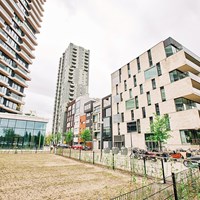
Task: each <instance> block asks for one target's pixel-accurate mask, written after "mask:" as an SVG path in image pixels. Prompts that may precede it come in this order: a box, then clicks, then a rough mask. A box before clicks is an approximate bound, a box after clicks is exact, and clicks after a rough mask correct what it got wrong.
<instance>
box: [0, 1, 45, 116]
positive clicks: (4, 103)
mask: <svg viewBox="0 0 200 200" xmlns="http://www.w3.org/2000/svg"><path fill="white" fill-rule="evenodd" d="M45 2H46V0H40V1H32V0H19V1H14V0H10V1H5V0H2V1H0V112H6V113H13V114H22V109H23V105H24V101H23V97H24V96H25V94H24V89H25V88H27V87H28V85H27V83H26V82H27V81H30V80H31V79H30V77H29V75H28V74H29V73H30V70H29V65H30V64H32V59H34V58H35V56H34V54H33V51H34V50H35V46H36V45H37V42H36V34H38V33H39V32H40V31H39V29H40V27H41V25H40V24H41V22H42V16H43V12H44V9H43V6H44V3H45Z"/></svg>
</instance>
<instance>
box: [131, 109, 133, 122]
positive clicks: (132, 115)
mask: <svg viewBox="0 0 200 200" xmlns="http://www.w3.org/2000/svg"><path fill="white" fill-rule="evenodd" d="M131 120H132V121H133V120H134V111H133V110H131Z"/></svg>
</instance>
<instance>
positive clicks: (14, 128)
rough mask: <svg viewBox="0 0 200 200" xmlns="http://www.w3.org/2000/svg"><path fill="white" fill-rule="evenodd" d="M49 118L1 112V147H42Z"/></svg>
mask: <svg viewBox="0 0 200 200" xmlns="http://www.w3.org/2000/svg"><path fill="white" fill-rule="evenodd" d="M47 122H48V120H47V119H44V118H39V117H36V116H26V115H18V114H9V113H0V148H3V149H6V148H7V149H12V148H18V149H24V148H26V149H42V148H43V146H44V138H45V133H46V125H47Z"/></svg>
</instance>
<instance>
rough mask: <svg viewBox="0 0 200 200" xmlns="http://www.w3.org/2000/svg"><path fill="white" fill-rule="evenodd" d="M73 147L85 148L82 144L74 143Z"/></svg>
mask: <svg viewBox="0 0 200 200" xmlns="http://www.w3.org/2000/svg"><path fill="white" fill-rule="evenodd" d="M72 149H81V150H82V149H83V146H82V145H81V144H74V145H72Z"/></svg>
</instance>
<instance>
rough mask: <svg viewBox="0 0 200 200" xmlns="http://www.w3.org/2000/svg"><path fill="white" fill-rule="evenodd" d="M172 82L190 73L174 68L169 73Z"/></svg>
mask: <svg viewBox="0 0 200 200" xmlns="http://www.w3.org/2000/svg"><path fill="white" fill-rule="evenodd" d="M169 76H170V81H171V83H173V82H175V81H178V80H180V79H183V78H185V77H187V76H188V73H186V72H181V71H179V70H177V69H176V70H173V71H171V72H170V73H169Z"/></svg>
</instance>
